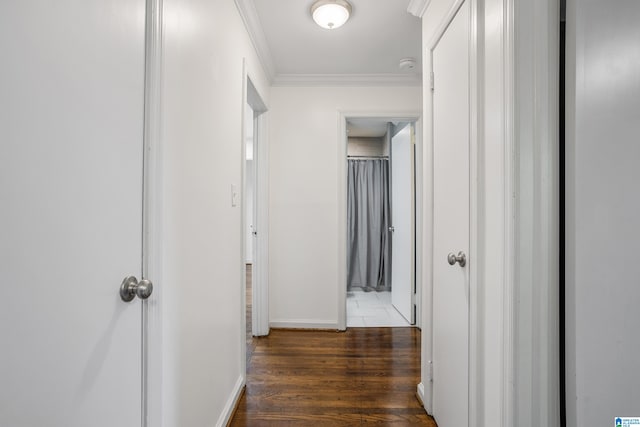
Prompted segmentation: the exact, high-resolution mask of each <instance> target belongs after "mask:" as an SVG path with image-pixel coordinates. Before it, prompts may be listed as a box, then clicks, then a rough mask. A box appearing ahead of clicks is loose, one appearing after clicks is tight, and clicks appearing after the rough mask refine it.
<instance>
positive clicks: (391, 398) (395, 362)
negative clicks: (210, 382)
mask: <svg viewBox="0 0 640 427" xmlns="http://www.w3.org/2000/svg"><path fill="white" fill-rule="evenodd" d="M248 344H249V345H250V346H251V350H250V352H251V355H248V376H247V387H246V390H245V393H244V395H243V396H242V398H241V400H240V403H239V405H238V408H237V411H236V413H235V415H234V417H233V419H232V420H231V422H230V426H256V427H260V426H361V425H369V424H378V425H392V426H404V425H423V426H431V427H436V423H435V422H434V421H433V419H432V418H431V417H429V416H428V415H427V414H426V413H425V411H424V409H423V408H422V406H421V405H420V403H419V401H418V399H417V398H416V396H415V392H416V385H417V384H418V382H419V381H420V353H419V349H420V333H419V331H418V330H417V329H415V328H352V329H349V330H348V331H347V332H333V331H295V330H272V331H271V334H270V335H269V336H268V337H265V338H253V339H251V340H250V343H249V342H248ZM248 353H249V351H248Z"/></svg>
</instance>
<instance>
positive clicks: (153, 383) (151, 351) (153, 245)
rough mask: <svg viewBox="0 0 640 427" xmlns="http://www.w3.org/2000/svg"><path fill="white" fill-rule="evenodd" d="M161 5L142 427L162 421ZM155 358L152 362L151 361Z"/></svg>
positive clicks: (148, 96)
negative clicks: (152, 286) (150, 286)
mask: <svg viewBox="0 0 640 427" xmlns="http://www.w3.org/2000/svg"><path fill="white" fill-rule="evenodd" d="M162 40H163V3H162V0H147V1H146V11H145V101H144V148H143V159H144V160H143V161H144V166H143V168H144V173H143V180H144V182H143V232H142V248H143V249H142V277H144V278H149V279H151V280H152V282H153V283H154V290H153V294H152V295H151V297H150V298H149V299H148V300H146V301H143V302H142V303H141V304H142V335H143V339H142V355H143V356H142V357H143V360H142V373H143V374H142V376H143V378H142V420H141V424H142V426H143V427H147V426H161V425H162V420H163V402H162V399H163V371H162V365H163V339H162V336H163V315H162V313H163V311H162V304H163V299H162V295H163V289H162V196H161V195H162V139H161V124H162V117H161V116H162V104H161V93H162ZM150 355H152V356H150Z"/></svg>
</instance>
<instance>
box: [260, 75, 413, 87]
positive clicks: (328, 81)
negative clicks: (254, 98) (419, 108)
mask: <svg viewBox="0 0 640 427" xmlns="http://www.w3.org/2000/svg"><path fill="white" fill-rule="evenodd" d="M272 84H273V86H421V85H422V75H421V74H418V73H410V74H278V75H276V76H275V77H274V79H273V82H272Z"/></svg>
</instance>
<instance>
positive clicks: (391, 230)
mask: <svg viewBox="0 0 640 427" xmlns="http://www.w3.org/2000/svg"><path fill="white" fill-rule="evenodd" d="M389 231H390V232H392V233H393V232H394V231H396V228H395V227H394V226H393V225H392V226H390V227H389Z"/></svg>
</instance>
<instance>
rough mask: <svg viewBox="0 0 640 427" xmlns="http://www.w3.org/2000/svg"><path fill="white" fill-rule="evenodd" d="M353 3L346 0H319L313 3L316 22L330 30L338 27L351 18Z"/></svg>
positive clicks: (312, 14) (313, 14) (312, 7)
mask: <svg viewBox="0 0 640 427" xmlns="http://www.w3.org/2000/svg"><path fill="white" fill-rule="evenodd" d="M349 15H351V4H349V2H348V1H346V0H318V1H316V2H315V3H313V5H311V16H313V20H314V21H316V24H318V25H320V26H321V27H322V28H326V29H328V30H333V29H336V28H338V27H340V26H342V24H344V23H345V22H347V20H348V19H349Z"/></svg>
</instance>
